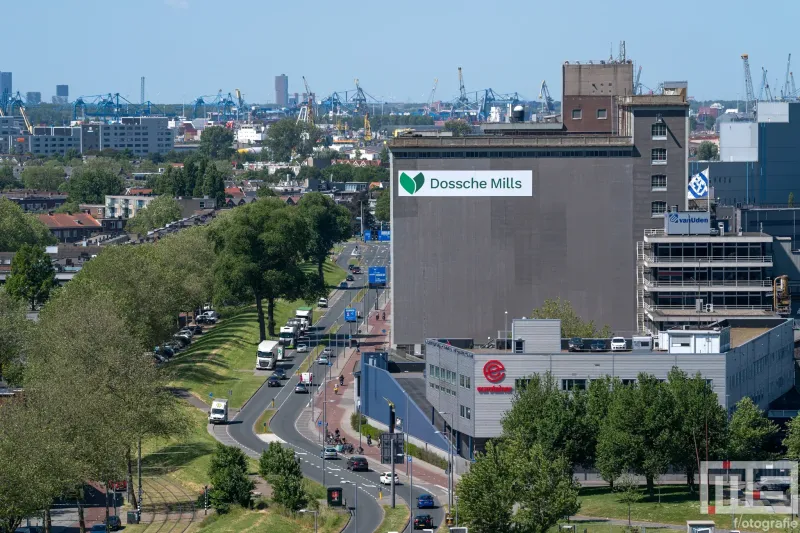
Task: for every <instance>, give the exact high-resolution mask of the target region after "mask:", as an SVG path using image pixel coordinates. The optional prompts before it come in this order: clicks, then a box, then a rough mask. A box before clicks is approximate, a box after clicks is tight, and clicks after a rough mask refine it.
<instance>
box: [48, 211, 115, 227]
mask: <svg viewBox="0 0 800 533" xmlns="http://www.w3.org/2000/svg"><path fill="white" fill-rule="evenodd" d="M38 216H39V220H41V221H42V222H44V224H45V225H46V226H47V227H48V228H50V229H77V228H99V227H101V224H100V222H98V221H97V220H96V219H95V218H94V217H93V216H91V215H88V214H86V213H48V214H42V215H38Z"/></svg>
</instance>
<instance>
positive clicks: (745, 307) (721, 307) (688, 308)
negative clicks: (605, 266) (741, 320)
mask: <svg viewBox="0 0 800 533" xmlns="http://www.w3.org/2000/svg"><path fill="white" fill-rule="evenodd" d="M706 305H710V306H712V308H713V309H714V311H772V306H771V305H717V304H714V303H706V304H703V312H706V311H705V310H706ZM644 309H645V310H646V311H696V310H697V307H695V306H694V305H653V304H649V303H646V302H645V304H644Z"/></svg>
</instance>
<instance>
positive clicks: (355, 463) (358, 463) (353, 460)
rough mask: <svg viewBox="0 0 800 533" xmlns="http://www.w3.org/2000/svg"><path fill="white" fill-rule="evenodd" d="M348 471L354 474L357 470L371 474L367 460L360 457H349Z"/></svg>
mask: <svg viewBox="0 0 800 533" xmlns="http://www.w3.org/2000/svg"><path fill="white" fill-rule="evenodd" d="M347 469H348V470H352V471H353V472H356V471H357V470H362V471H364V472H369V463H368V462H367V458H366V457H360V456H354V457H349V458H348V459H347Z"/></svg>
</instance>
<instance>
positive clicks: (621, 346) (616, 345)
mask: <svg viewBox="0 0 800 533" xmlns="http://www.w3.org/2000/svg"><path fill="white" fill-rule="evenodd" d="M627 349H628V343H626V342H625V339H624V338H623V337H611V351H612V352H621V351H624V350H627Z"/></svg>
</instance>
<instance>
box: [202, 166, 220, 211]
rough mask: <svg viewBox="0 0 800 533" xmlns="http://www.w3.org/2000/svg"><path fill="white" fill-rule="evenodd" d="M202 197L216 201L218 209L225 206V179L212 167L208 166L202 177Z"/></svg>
mask: <svg viewBox="0 0 800 533" xmlns="http://www.w3.org/2000/svg"><path fill="white" fill-rule="evenodd" d="M203 195H204V196H208V197H209V198H213V199H214V200H216V202H217V207H218V208H220V207H222V206H224V205H225V178H224V176H223V175H222V172H220V171H219V170H218V169H217V168H216V167H215V166H214V165H208V166H207V167H206V170H205V174H204V175H203Z"/></svg>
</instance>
